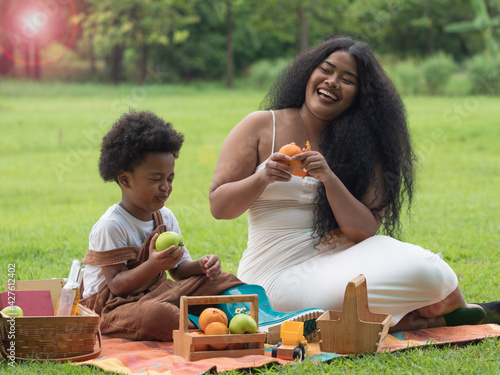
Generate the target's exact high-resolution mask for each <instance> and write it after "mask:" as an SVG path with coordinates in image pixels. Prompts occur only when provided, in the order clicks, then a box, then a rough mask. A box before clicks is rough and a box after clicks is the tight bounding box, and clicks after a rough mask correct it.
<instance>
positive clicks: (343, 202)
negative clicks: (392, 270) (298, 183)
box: [292, 151, 384, 243]
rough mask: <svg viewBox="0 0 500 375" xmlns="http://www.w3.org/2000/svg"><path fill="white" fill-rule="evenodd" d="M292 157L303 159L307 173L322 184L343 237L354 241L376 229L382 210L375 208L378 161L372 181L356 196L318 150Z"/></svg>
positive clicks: (379, 199) (379, 184)
mask: <svg viewBox="0 0 500 375" xmlns="http://www.w3.org/2000/svg"><path fill="white" fill-rule="evenodd" d="M293 159H297V160H303V166H304V168H305V169H306V170H307V171H308V173H309V174H310V175H311V176H314V177H316V178H317V179H318V180H320V181H321V182H322V183H323V184H324V185H325V190H326V196H327V198H328V202H329V203H330V207H331V209H332V211H333V213H334V215H335V219H336V220H337V223H338V224H339V227H340V229H341V230H342V232H343V233H344V235H345V236H346V237H347V238H349V239H350V240H351V241H353V242H355V243H358V242H361V241H363V240H365V239H367V238H368V237H371V236H373V235H374V234H375V233H377V231H378V230H379V228H380V226H381V225H382V219H383V216H384V210H380V211H377V210H376V208H377V207H380V204H381V203H382V200H383V171H382V166H381V165H380V164H376V166H375V181H372V183H371V184H370V186H369V188H368V191H367V192H366V194H365V195H364V196H363V197H362V198H361V200H358V199H356V198H355V197H354V196H353V195H352V194H351V192H350V191H349V190H348V189H347V188H346V187H345V185H344V184H343V183H342V181H340V179H339V178H338V177H337V176H336V175H335V173H333V171H332V170H331V169H330V167H329V166H328V164H327V162H326V160H325V158H324V157H323V155H321V154H320V153H319V152H315V151H309V152H305V153H303V154H301V155H297V156H295V157H293V158H292V160H293Z"/></svg>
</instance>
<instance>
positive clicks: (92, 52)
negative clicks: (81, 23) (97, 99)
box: [88, 33, 97, 75]
mask: <svg viewBox="0 0 500 375" xmlns="http://www.w3.org/2000/svg"><path fill="white" fill-rule="evenodd" d="M88 43H89V62H90V74H92V75H94V74H96V73H97V68H96V62H95V50H94V34H93V33H90V34H89V38H88Z"/></svg>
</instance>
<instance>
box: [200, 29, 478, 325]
mask: <svg viewBox="0 0 500 375" xmlns="http://www.w3.org/2000/svg"><path fill="white" fill-rule="evenodd" d="M263 107H264V108H265V109H266V110H268V111H258V112H254V113H251V114H249V115H248V116H247V117H245V118H244V119H243V120H242V121H241V122H240V123H239V124H238V125H236V127H234V128H233V130H232V131H231V132H230V133H229V135H228V136H227V138H226V140H225V142H224V145H223V147H222V149H221V152H220V156H219V160H218V164H217V167H216V170H215V174H214V177H213V181H212V186H211V188H210V205H211V212H212V215H213V216H214V217H215V218H217V219H233V218H236V217H238V216H240V215H241V214H243V213H244V212H245V211H247V210H248V225H249V229H248V244H247V249H246V251H245V252H244V253H243V256H242V259H241V261H240V264H239V268H238V277H239V278H240V279H241V280H242V281H244V282H247V283H255V284H260V285H262V286H263V287H264V288H265V290H266V292H267V294H268V295H269V298H270V300H271V303H272V304H273V307H274V308H275V309H277V310H281V311H288V310H295V309H302V308H321V309H324V310H340V309H341V308H342V302H343V295H344V290H345V287H346V285H347V283H348V282H349V281H350V280H352V279H353V278H354V277H356V276H357V275H359V274H364V275H365V277H366V280H367V284H368V300H369V301H368V302H369V305H370V309H371V311H373V312H375V313H383V314H391V315H392V325H393V328H392V330H401V329H417V328H424V327H432V326H439V325H445V324H447V325H456V324H477V323H480V322H481V321H482V319H483V318H484V317H485V312H484V310H483V309H482V308H481V307H480V306H478V305H474V306H468V305H467V304H466V303H465V300H464V298H463V296H462V293H461V291H460V289H459V287H458V279H457V276H456V275H455V273H454V272H453V270H452V269H451V268H450V267H449V266H448V264H447V263H445V262H444V261H443V260H442V257H441V256H440V255H439V254H434V253H432V252H430V251H429V250H425V249H423V248H421V247H419V246H415V245H411V244H407V243H404V242H401V241H398V240H396V239H395V238H392V237H389V236H395V235H398V234H399V218H400V211H401V209H402V207H403V204H408V206H410V204H411V200H412V196H413V182H414V175H413V163H414V154H413V150H412V147H411V143H410V136H409V131H408V124H407V121H406V114H405V110H404V106H403V102H402V100H401V98H400V96H399V94H398V93H397V91H396V89H395V88H394V86H393V84H392V83H391V81H390V80H389V78H388V77H387V75H386V74H385V72H384V70H383V69H382V67H381V66H380V65H379V63H378V62H377V60H376V59H375V57H374V55H373V53H372V52H371V50H370V48H369V47H368V45H367V44H366V43H363V42H360V41H356V40H354V39H352V38H348V37H340V38H330V39H328V40H326V41H325V42H323V43H321V44H320V45H318V46H317V47H315V48H314V49H312V50H311V51H308V52H306V53H304V54H303V55H300V56H298V57H297V58H296V60H295V61H294V62H293V63H292V64H291V65H290V66H289V67H288V68H287V69H286V70H285V71H284V73H283V74H282V75H281V76H280V78H279V79H278V81H277V82H276V84H275V85H274V86H273V88H272V89H271V91H270V92H269V94H268V96H267V97H266V100H265V101H264V103H263ZM306 141H310V144H311V150H309V151H306V152H303V153H299V154H297V155H295V156H293V157H291V158H290V157H289V156H287V155H284V154H282V153H280V152H277V150H279V149H280V147H281V146H283V145H285V144H289V143H291V142H295V143H296V144H304V143H306ZM242 145H244V147H242ZM287 160H292V161H295V162H300V163H301V167H302V168H303V169H304V170H306V171H307V176H306V177H305V178H304V179H301V178H298V177H296V176H293V175H292V172H293V170H292V168H290V166H289V165H287V163H282V162H283V161H287ZM381 227H383V230H384V231H385V234H386V235H376V234H377V232H378V231H379V230H380V228H381Z"/></svg>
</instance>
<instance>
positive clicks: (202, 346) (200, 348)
mask: <svg viewBox="0 0 500 375" xmlns="http://www.w3.org/2000/svg"><path fill="white" fill-rule="evenodd" d="M189 333H190V334H192V335H193V336H205V334H204V333H203V332H201V331H189ZM193 350H194V351H196V352H204V351H206V350H209V347H208V344H197V345H194V348H193Z"/></svg>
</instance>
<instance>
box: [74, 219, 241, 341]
mask: <svg viewBox="0 0 500 375" xmlns="http://www.w3.org/2000/svg"><path fill="white" fill-rule="evenodd" d="M153 217H154V220H155V224H156V229H155V230H154V231H153V232H151V233H150V234H149V235H148V237H147V238H146V240H145V241H144V243H143V244H142V246H141V248H140V249H138V248H137V247H133V246H130V247H120V248H116V249H112V250H107V251H95V250H88V251H87V254H86V255H85V257H84V258H83V263H85V264H90V265H94V266H109V265H112V264H118V263H121V262H123V261H125V260H127V261H128V263H127V267H128V268H129V269H133V268H135V267H137V266H138V265H139V264H141V263H143V262H145V261H146V260H147V259H148V257H149V243H150V241H151V239H152V238H153V236H154V235H155V234H156V233H162V232H165V231H166V226H165V225H164V224H163V219H162V216H161V213H160V212H159V211H157V212H155V213H154V214H153ZM241 284H243V282H242V281H240V280H239V279H238V278H236V276H234V275H233V274H230V273H227V272H222V274H221V276H220V278H219V279H217V280H215V281H211V280H210V279H209V278H208V277H206V276H205V275H199V276H192V277H190V278H187V279H184V280H179V281H173V280H170V279H167V276H166V272H160V273H159V274H157V275H156V276H154V277H153V278H152V279H151V280H150V281H149V282H148V283H147V284H146V285H144V286H142V287H141V288H139V289H137V290H135V291H134V292H131V293H129V294H127V295H124V296H117V295H114V294H113V293H111V291H110V290H109V288H108V286H105V287H104V288H103V289H101V290H100V291H99V292H97V293H95V294H93V295H91V296H89V297H87V298H84V299H82V300H81V301H80V303H81V304H82V305H84V306H87V307H88V308H90V309H92V310H94V311H95V312H96V313H97V314H99V315H100V316H101V322H100V328H101V332H102V333H103V334H104V335H107V336H111V337H120V338H126V339H130V340H159V341H172V331H173V330H174V329H178V328H179V312H180V311H179V300H180V297H181V296H206V295H217V294H220V293H222V292H223V291H225V290H226V289H229V288H231V287H234V286H237V285H241ZM205 307H206V306H196V305H195V306H192V308H193V309H192V310H191V307H190V311H189V312H190V313H199V312H200V311H201V310H202V309H203V308H205ZM193 328H194V325H193Z"/></svg>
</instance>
